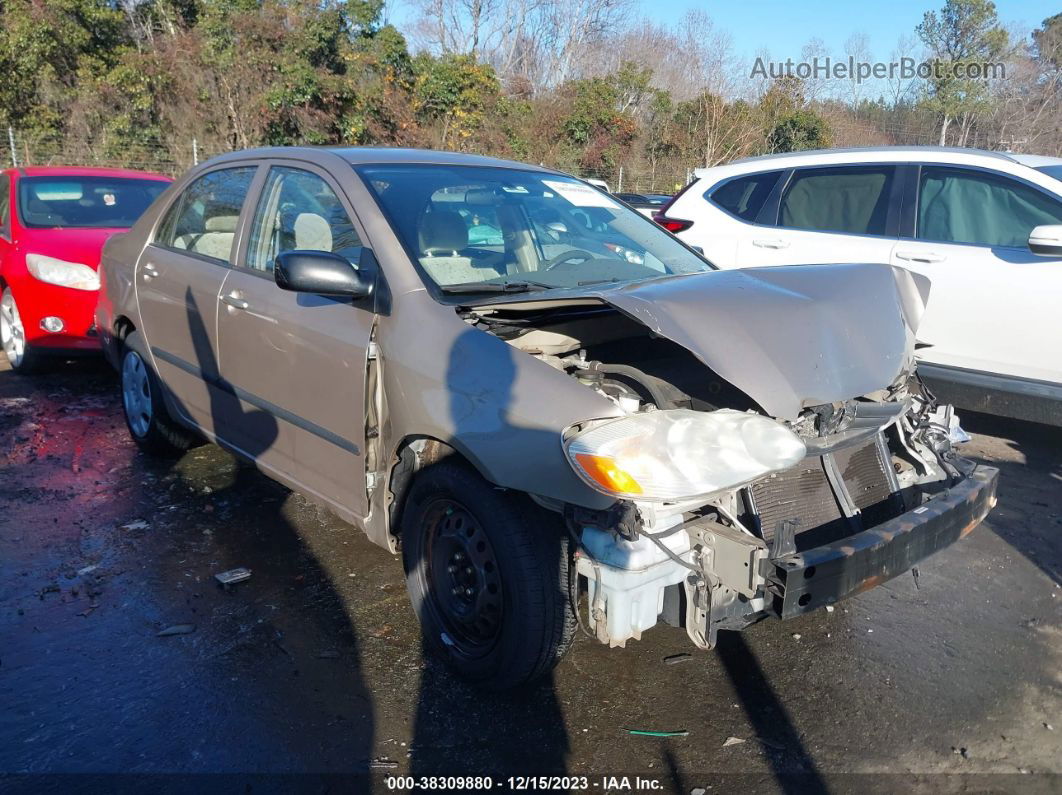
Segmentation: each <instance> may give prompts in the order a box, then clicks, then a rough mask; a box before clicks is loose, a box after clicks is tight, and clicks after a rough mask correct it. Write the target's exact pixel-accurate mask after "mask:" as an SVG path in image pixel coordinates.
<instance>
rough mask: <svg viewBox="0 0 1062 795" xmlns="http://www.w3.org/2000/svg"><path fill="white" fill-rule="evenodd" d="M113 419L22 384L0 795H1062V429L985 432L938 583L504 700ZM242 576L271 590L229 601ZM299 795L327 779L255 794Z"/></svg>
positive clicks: (360, 574)
mask: <svg viewBox="0 0 1062 795" xmlns="http://www.w3.org/2000/svg"><path fill="white" fill-rule="evenodd" d="M118 400H119V398H118V390H117V383H116V380H115V378H114V376H113V375H112V374H111V373H110V372H109V371H108V370H107V369H106V368H105V366H104V365H102V364H97V363H94V362H79V363H73V364H70V365H65V366H63V367H62V368H61V369H60V370H59V371H58V372H56V373H53V374H50V375H45V376H42V377H38V378H34V379H28V378H23V377H19V376H16V375H15V374H13V373H11V372H10V371H9V370H7V369H6V364H5V365H3V366H2V367H0V773H8V774H10V773H19V774H30V775H23V776H17V777H14V778H11V777H9V778H7V779H6V780H4V781H0V787H4V786H11V787H13V788H23V789H26V790H27V791H39V790H44V789H48V788H49V787H54V788H55V789H56V791H58V790H62V791H76V790H78V789H89V788H96V789H100V788H103V789H111V790H113V789H114V788H120V787H121V785H122V784H125V783H129V782H130V781H131V780H130V779H124V778H123V779H109V778H102V779H91V778H85V777H82V776H69V777H56V776H55V774H85V773H92V774H113V773H127V774H128V773H135V774H191V773H203V772H209V773H226V774H232V777H231V778H226V777H218V778H210V779H207V780H204V779H202V778H199V779H185V778H181V777H173V776H166V777H159V778H150V777H149V778H145V779H133V780H132V781H138V782H141V783H144V782H150V784H151V787H152V789H156V788H158V786H159V785H161V784H165V783H166V782H168V783H169V784H171V785H173V786H174V787H175V788H177V789H203V788H204V787H206V788H210V786H209V785H210V784H211V783H212V784H215V785H218V788H219V789H222V790H225V791H231V790H234V789H236V788H237V787H238V788H239V789H240V790H241V791H242V790H245V789H247V788H249V787H251V786H252V784H253V785H254V787H253V788H254V789H255V790H257V791H268V790H270V789H280V790H284V791H289V790H294V789H306V790H311V791H364V790H368V789H371V790H372V791H376V792H387V791H389V790H390V789H391V788H392V787H389V785H388V781H387V777H388V776H394V775H413V776H431V775H442V774H457V773H460V774H474V775H487V774H491V775H494V776H496V777H497V780H498V781H501V780H502V778H503V777H504V776H508V775H511V774H515V775H543V774H549V773H556V774H562V773H567V774H568V775H573V776H587V777H588V779H587V782H586V787H587V788H588V789H589V790H590V791H595V792H604V791H624V790H623V787H622V785H623V783H624V782H623V781H622V780H621V779H620V780H617V781H615V782H610V781H609V780H608V779H607V777H608V776H617V777H619V776H624V775H626V776H630V777H632V778H631V779H630V780H629V782H628V783H629V785H630V788H631V789H633V788H634V787H635V782H634V779H633V776H636V775H640V776H642V777H643V778H645V779H647V780H651V781H656V782H658V784H659V787H660V789H661V790H662V791H677V792H691V791H694V790H695V788H698V787H708V786H714V787H715V789H714V791H716V792H718V791H720V790H721V789H730V788H731V787H729V786H727V784H731V785H733V784H736V783H738V782H740V783H741V784H742V785H743V786H750V787H755V788H756V789H759V790H766V791H775V790H783V791H795V790H798V789H806V788H814V789H831V790H836V791H845V790H852V789H859V790H862V791H868V790H874V789H875V788H878V789H882V788H884V789H894V788H895V789H899V788H901V787H902V788H907V787H915V788H919V789H923V790H944V791H957V790H962V791H982V790H984V789H993V790H1005V791H1019V790H1020V791H1023V792H1028V791H1041V790H1042V791H1045V792H1046V791H1059V789H1060V788H1062V778H1060V777H1058V774H1059V773H1062V708H1060V707H1062V586H1060V583H1062V432H1059V431H1058V430H1052V429H1048V428H1044V427H1040V426H1035V425H1027V424H1023V423H1017V422H1009V421H1003V420H998V419H993V418H989V417H982V416H976V415H969V416H968V417H967V418H966V420H965V424H966V426H967V428H968V429H969V430H971V431H974V439H973V441H972V442H971V443H970V444H969V445H968V446H967V447H966V454H967V455H970V456H972V457H975V458H978V459H981V460H985V461H988V462H991V463H992V464H993V465H995V466H999V467H1000V468H1001V469H1002V481H1001V486H1000V505H999V507H998V508H997V510H996V511H995V513H994V514H993V515H992V516H991V517H990V520H989V522H988V523H986V524H985V525H983V526H982V527H981V528H979V529H977V530H976V531H974V533H972V534H971V535H970V536H969V537H968V538H966V539H964V540H963V541H961V542H960V543H958V544H957V545H955V546H953V547H951V548H949V549H947V550H945V551H943V552H942V553H940V554H939V555H937V556H935V557H933V558H931V559H930V560H929V561H927V562H925V563H924V564H923V565H922V566H921V567H920V577H919V579H918V582H917V583H916V582H915V580H914V578H913V577H911V576H903V577H900V578H898V579H896V580H893V581H892V582H889V583H887V584H886V585H884V586H882V587H879V588H877V589H876V590H873V591H870V592H868V593H865V594H862V595H860V596H858V597H856V598H854V599H851V600H849V601H848V602H846V603H843V604H842V605H839V606H838V607H837V608H836V609H835V610H834V611H833V612H825V611H819V612H817V613H814V614H811V615H807V616H804V617H801V618H799V619H796V620H793V621H790V622H786V623H784V624H783V623H781V622H778V621H767V622H762V623H760V624H758V625H756V626H754V627H752V628H751V629H749V630H748V631H746V632H745V633H742V634H740V635H739V634H733V633H721V635H720V645H719V648H718V649H717V650H715V651H713V652H699V651H697V650H696V649H693V648H692V647H691V646H690V644H689V643H688V640H687V638H686V636H685V633H684V632H682V631H680V630H675V629H671V628H668V627H658V628H656V629H654V630H653V631H651V632H649V633H647V634H646V635H645V637H644V639H643V640H642V641H640V642H638V641H635V642H631V643H630V644H628V648H627V649H625V650H623V649H614V650H609V649H607V648H604V647H602V646H600V645H598V644H597V643H596V642H593V641H590V640H588V639H586V638H579V640H578V641H577V642H576V644H575V648H574V649H573V651H572V653H571V654H569V655H568V657H567V658H566V659H565V660H564V661H563V662H562V663H561V664H560V666H559V667H558V668H557V670H556V672H555V675H554V676H553V677H552V678H551V679H550V680H549V681H546V682H543V683H542V684H541V685H539V686H537V687H535V688H533V689H532V690H530V691H529V692H524V693H518V694H512V695H504V696H499V695H485V694H482V693H479V692H477V691H475V690H472V689H470V688H469V687H467V686H465V685H464V684H462V683H461V682H459V681H457V680H455V679H454V678H452V677H451V676H450V675H449V674H448V673H447V672H446V671H445V670H443V669H442V668H441V667H440V666H438V665H436V664H434V663H432V662H431V661H427V660H425V658H424V656H423V654H422V652H421V644H420V640H419V634H418V629H417V624H416V622H415V619H414V616H413V613H412V610H411V608H410V606H409V603H408V600H407V598H406V594H405V588H404V584H403V581H402V576H401V566H400V563H399V561H398V559H397V558H395V557H393V556H392V555H390V554H388V553H387V552H385V551H383V550H381V549H379V548H377V547H375V546H373V545H371V544H369V543H368V542H367V541H366V540H365V539H364V538H363V537H362V536H361V535H360V533H359V532H357V531H356V530H354V529H353V528H351V527H349V526H347V525H344V524H343V523H342V522H341V521H339V520H337V519H335V518H333V517H331V516H330V515H329V514H327V513H325V512H323V511H320V510H319V509H317V508H315V507H314V506H313V505H311V504H310V503H308V502H307V501H305V500H304V499H302V498H301V497H299V496H297V495H294V494H292V493H291V492H289V491H287V490H286V489H284V488H282V487H281V486H278V485H276V484H274V483H272V482H271V481H269V480H267V479H266V478H265V477H263V476H262V475H260V474H259V473H258V472H257V471H256V470H254V469H253V468H250V467H247V466H244V465H241V464H238V463H237V462H236V461H235V460H234V459H233V458H232V457H231V456H230V455H228V454H227V453H224V452H222V451H221V450H219V449H218V448H216V447H212V446H203V447H199V448H196V449H194V450H192V451H191V452H189V453H188V454H187V455H185V456H184V458H182V459H181V460H179V461H177V462H175V463H169V464H167V463H160V462H157V461H153V460H150V459H148V458H146V457H144V456H143V455H141V454H139V453H138V452H137V451H136V449H135V447H134V446H133V444H132V443H131V442H130V441H129V439H128V437H127V434H126V430H125V426H124V424H123V422H122V418H121V413H120V409H119V403H118ZM238 566H245V567H247V568H249V569H251V570H252V572H253V574H252V577H251V579H250V580H249V581H247V582H244V583H241V584H239V585H236V586H235V587H233V588H231V589H230V590H227V591H226V590H223V589H222V588H220V587H219V586H218V585H217V583H216V582H215V581H214V574H215V573H217V572H221V571H224V570H227V569H232V568H235V567H238ZM170 628H177V631H180V632H182V633H183V634H172V635H163V636H161V637H160V636H159V633H160V632H162V631H164V630H167V629H170ZM681 653H689V654H690V655H691V656H690V657H688V658H683V659H682V661H681V662H679V663H678V664H665V663H664V658H665V657H669V656H671V655H676V654H681ZM630 729H648V730H685V731H688V735H687V736H684V737H673V738H666V739H661V738H655V737H644V736H635V735H631V734H629V730H630ZM731 738H736V739H737V740H740V741H741V742H735V741H734V740H733V739H731ZM281 773H283V774H316V775H314V776H306V775H299V776H295V777H292V778H286V779H277V778H271V777H268V776H266V777H259V778H251V777H250V776H251V774H281ZM34 774H36V775H34ZM40 774H49V775H47V776H41V775H40ZM330 774H341V775H343V776H345V777H344V778H338V779H332V778H320V777H319V776H328V775H330ZM853 774H862V775H861V776H853ZM941 774H951V775H941ZM956 774H959V775H956ZM984 774H996V775H991V776H989V775H984ZM1052 774H1053V775H1052ZM346 776H350V777H346ZM356 776H360V778H357V777H356ZM731 776H734V777H738V776H740V777H741V778H740V779H739V778H730V777H731ZM394 783H395V782H391V784H392V785H393V784H394ZM520 783H521V782H513V784H514V785H519V784H520ZM539 783H542V782H539ZM570 783H574V784H575V786H576V787H577V788H578V787H579V786H580V783H581V782H580V781H579V780H578V779H576V780H575V782H570ZM503 785H504V786H503ZM508 786H509V782H503V784H499V786H498V789H499V790H501V789H505V788H508ZM532 788H535V787H532ZM539 788H540V787H539ZM708 791H713V790H708Z"/></svg>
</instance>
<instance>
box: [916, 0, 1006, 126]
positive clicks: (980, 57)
mask: <svg viewBox="0 0 1062 795" xmlns="http://www.w3.org/2000/svg"><path fill="white" fill-rule="evenodd" d="M917 32H918V35H919V37H920V38H921V39H922V41H923V42H924V43H925V45H926V46H927V47H928V48H929V50H930V51H931V52H932V53H933V56H934V57H933V61H932V63H933V69H934V72H933V75H932V76H931V77H930V78H929V80H928V81H927V82H928V96H927V101H926V105H927V107H929V108H931V109H933V110H934V111H936V112H937V113H939V114H940V115H941V116H942V117H944V118H945V119H949V118H955V117H957V116H959V115H961V114H963V113H970V112H976V111H977V110H979V109H981V108H982V106H983V105H984V103H985V100H986V99H987V96H988V86H987V82H986V81H985V80H983V79H972V78H971V77H969V74H970V72H969V68H970V66H971V65H977V66H980V65H982V64H986V63H991V62H994V61H997V60H999V59H1000V58H1001V57H1002V56H1003V55H1004V53H1005V52H1006V50H1007V45H1008V35H1007V31H1006V30H1005V29H1004V28H1003V27H1002V26H1001V25H1000V24H999V19H998V17H997V16H996V6H995V3H993V2H991V0H946V2H945V4H944V7H943V8H942V9H941V11H940V13H939V15H938V14H937V13H936V12H934V11H929V12H927V13H926V15H925V16H924V17H923V19H922V23H921V24H920V25H919V26H918V28H917Z"/></svg>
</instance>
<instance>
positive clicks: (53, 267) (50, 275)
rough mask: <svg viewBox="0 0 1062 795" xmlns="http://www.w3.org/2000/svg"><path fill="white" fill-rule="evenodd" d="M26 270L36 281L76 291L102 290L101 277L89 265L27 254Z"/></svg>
mask: <svg viewBox="0 0 1062 795" xmlns="http://www.w3.org/2000/svg"><path fill="white" fill-rule="evenodd" d="M26 268H27V269H28V270H29V272H30V273H31V274H33V277H34V278H35V279H40V280H41V281H42V282H47V283H48V284H57V285H59V286H60V287H71V288H73V289H75V290H98V289H100V276H99V274H98V273H96V271H94V270H93V269H92V268H90V267H89V266H88V265H82V264H81V263H80V262H66V261H65V260H61V259H56V258H55V257H46V256H44V255H43V254H27V255H26Z"/></svg>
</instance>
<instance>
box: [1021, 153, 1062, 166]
mask: <svg viewBox="0 0 1062 795" xmlns="http://www.w3.org/2000/svg"><path fill="white" fill-rule="evenodd" d="M1010 158H1011V160H1015V161H1017V162H1018V163H1021V164H1022V165H1025V166H1029V167H1030V168H1043V167H1044V166H1062V157H1048V156H1047V155H1018V154H1014V155H1010Z"/></svg>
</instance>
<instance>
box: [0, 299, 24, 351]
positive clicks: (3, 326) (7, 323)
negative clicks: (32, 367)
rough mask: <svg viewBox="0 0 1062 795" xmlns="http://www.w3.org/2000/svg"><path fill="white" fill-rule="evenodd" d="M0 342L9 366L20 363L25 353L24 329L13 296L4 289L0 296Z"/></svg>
mask: <svg viewBox="0 0 1062 795" xmlns="http://www.w3.org/2000/svg"><path fill="white" fill-rule="evenodd" d="M0 342H2V343H3V346H4V353H5V354H6V355H7V360H8V361H9V362H11V366H12V367H18V366H19V365H21V364H22V359H23V358H24V357H25V355H26V331H25V329H24V328H23V327H22V318H21V317H19V314H18V307H17V306H16V305H15V296H14V295H12V294H11V291H10V290H5V291H4V296H3V298H0Z"/></svg>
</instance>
